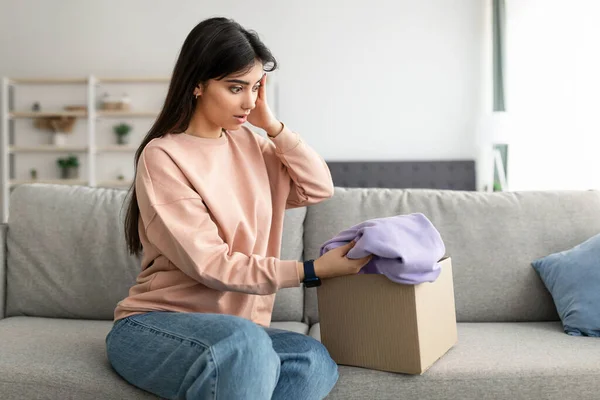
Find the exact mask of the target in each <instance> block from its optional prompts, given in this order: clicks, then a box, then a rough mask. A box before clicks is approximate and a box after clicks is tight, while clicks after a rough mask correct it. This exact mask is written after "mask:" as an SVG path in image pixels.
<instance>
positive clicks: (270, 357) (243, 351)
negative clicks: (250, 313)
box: [211, 318, 281, 375]
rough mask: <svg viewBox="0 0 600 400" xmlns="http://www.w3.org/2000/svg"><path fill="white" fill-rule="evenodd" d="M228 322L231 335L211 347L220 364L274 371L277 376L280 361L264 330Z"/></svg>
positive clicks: (242, 321)
mask: <svg viewBox="0 0 600 400" xmlns="http://www.w3.org/2000/svg"><path fill="white" fill-rule="evenodd" d="M228 322H229V327H228V328H229V330H230V332H231V334H230V335H229V336H227V337H226V338H225V339H223V340H222V341H220V342H219V343H215V344H214V345H213V346H211V348H212V351H213V352H214V353H216V357H217V359H218V360H220V362H224V361H225V360H229V362H232V363H233V362H235V363H238V362H239V363H240V364H241V365H240V367H242V365H243V366H245V369H248V368H252V369H254V371H259V370H262V369H270V370H273V369H274V370H276V372H277V375H278V374H279V365H280V362H281V360H280V359H279V356H278V355H277V353H276V352H275V350H274V349H273V343H272V342H271V338H270V337H269V335H268V334H267V333H266V332H265V330H264V329H263V328H262V327H260V326H259V325H256V324H255V323H254V322H252V321H249V320H246V319H243V318H234V319H233V320H231V321H228Z"/></svg>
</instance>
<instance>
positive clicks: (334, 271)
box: [315, 241, 373, 279]
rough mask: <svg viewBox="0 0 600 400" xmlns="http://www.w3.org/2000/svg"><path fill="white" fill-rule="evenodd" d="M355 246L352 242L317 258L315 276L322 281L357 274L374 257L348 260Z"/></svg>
mask: <svg viewBox="0 0 600 400" xmlns="http://www.w3.org/2000/svg"><path fill="white" fill-rule="evenodd" d="M354 245H355V242H354V241H352V242H350V243H348V244H345V245H343V246H340V247H336V248H335V249H331V250H329V251H328V252H327V253H325V254H323V255H322V256H321V257H319V258H317V259H316V260H315V274H316V275H317V276H318V277H319V278H321V279H327V278H333V277H336V276H344V275H353V274H357V273H358V271H360V269H361V268H362V267H364V266H365V265H366V264H367V263H368V262H369V261H371V258H373V256H372V255H368V256H366V257H363V258H357V259H351V258H347V257H346V254H347V253H348V251H350V249H351V248H352V247H354Z"/></svg>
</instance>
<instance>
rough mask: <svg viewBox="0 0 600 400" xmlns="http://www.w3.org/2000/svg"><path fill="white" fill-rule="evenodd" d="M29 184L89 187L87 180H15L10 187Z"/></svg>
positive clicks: (10, 183) (10, 182)
mask: <svg viewBox="0 0 600 400" xmlns="http://www.w3.org/2000/svg"><path fill="white" fill-rule="evenodd" d="M28 183H48V184H56V185H87V184H88V181H87V180H86V179H13V180H11V181H9V185H10V186H16V185H24V184H28Z"/></svg>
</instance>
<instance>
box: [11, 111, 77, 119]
mask: <svg viewBox="0 0 600 400" xmlns="http://www.w3.org/2000/svg"><path fill="white" fill-rule="evenodd" d="M8 117H9V118H41V117H77V118H84V117H87V112H86V111H15V112H10V113H8Z"/></svg>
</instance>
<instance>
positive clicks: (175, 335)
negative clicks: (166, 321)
mask: <svg viewBox="0 0 600 400" xmlns="http://www.w3.org/2000/svg"><path fill="white" fill-rule="evenodd" d="M125 322H126V323H128V324H131V325H138V326H141V327H143V328H146V329H149V330H152V331H155V332H157V333H160V334H162V335H165V336H171V337H172V338H174V339H179V340H181V341H182V342H183V341H186V340H187V341H188V342H190V343H194V344H196V345H199V346H202V347H204V348H206V349H210V348H211V346H209V345H207V344H206V343H203V342H201V341H199V340H196V339H190V338H187V337H181V336H179V335H177V334H175V333H173V332H170V331H167V330H166V329H163V328H156V327H154V326H150V325H147V324H145V323H143V322H140V321H137V320H134V319H131V318H128V319H127V320H126V321H125Z"/></svg>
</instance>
